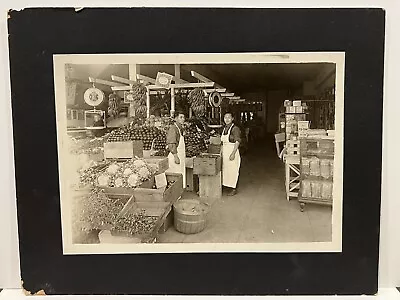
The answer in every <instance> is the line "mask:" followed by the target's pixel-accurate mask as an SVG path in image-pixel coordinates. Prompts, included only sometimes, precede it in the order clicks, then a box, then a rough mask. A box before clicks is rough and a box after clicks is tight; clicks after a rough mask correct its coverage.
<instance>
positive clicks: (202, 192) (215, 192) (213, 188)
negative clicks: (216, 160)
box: [199, 171, 222, 199]
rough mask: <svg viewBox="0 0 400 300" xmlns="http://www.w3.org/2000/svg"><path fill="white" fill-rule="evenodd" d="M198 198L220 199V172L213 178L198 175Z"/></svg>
mask: <svg viewBox="0 0 400 300" xmlns="http://www.w3.org/2000/svg"><path fill="white" fill-rule="evenodd" d="M199 196H200V197H202V198H215V199H216V198H221V197H222V172H221V171H219V172H218V173H217V174H216V175H214V176H207V175H206V176H204V175H199Z"/></svg>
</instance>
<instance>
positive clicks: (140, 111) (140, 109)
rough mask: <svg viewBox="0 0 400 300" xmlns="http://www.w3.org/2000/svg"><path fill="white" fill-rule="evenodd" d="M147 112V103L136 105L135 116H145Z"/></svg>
mask: <svg viewBox="0 0 400 300" xmlns="http://www.w3.org/2000/svg"><path fill="white" fill-rule="evenodd" d="M146 113H147V106H146V104H145V105H139V106H135V116H137V117H145V116H146Z"/></svg>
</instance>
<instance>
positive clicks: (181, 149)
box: [167, 125, 186, 189]
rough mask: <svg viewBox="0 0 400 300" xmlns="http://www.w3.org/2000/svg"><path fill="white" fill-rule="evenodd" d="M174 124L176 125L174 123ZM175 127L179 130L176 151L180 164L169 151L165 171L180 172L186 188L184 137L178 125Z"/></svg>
mask: <svg viewBox="0 0 400 300" xmlns="http://www.w3.org/2000/svg"><path fill="white" fill-rule="evenodd" d="M175 126H176V125H175ZM176 127H177V128H178V131H179V135H180V138H179V145H178V147H177V149H176V150H177V153H178V157H179V160H180V162H181V163H180V164H179V165H177V164H176V163H175V158H174V155H173V154H172V153H171V152H170V153H169V154H168V163H169V169H168V171H167V172H169V173H179V174H182V177H183V188H184V189H185V188H186V165H185V162H186V152H185V139H184V138H183V135H182V133H181V130H180V129H179V127H178V126H176Z"/></svg>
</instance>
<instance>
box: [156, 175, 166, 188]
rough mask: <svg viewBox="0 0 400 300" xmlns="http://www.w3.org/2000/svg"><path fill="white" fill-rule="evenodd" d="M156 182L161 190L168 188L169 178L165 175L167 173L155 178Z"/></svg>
mask: <svg viewBox="0 0 400 300" xmlns="http://www.w3.org/2000/svg"><path fill="white" fill-rule="evenodd" d="M155 180H156V187H157V188H158V189H159V188H163V187H166V186H167V184H168V183H167V176H166V175H165V173H161V174H158V175H156V176H155Z"/></svg>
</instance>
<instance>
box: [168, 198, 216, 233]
mask: <svg viewBox="0 0 400 300" xmlns="http://www.w3.org/2000/svg"><path fill="white" fill-rule="evenodd" d="M208 212H209V205H208V204H206V203H202V202H200V201H198V200H180V201H178V202H177V203H175V204H174V226H175V229H176V230H177V231H179V232H181V233H185V234H193V233H199V232H201V231H203V230H204V228H206V225H207V214H208Z"/></svg>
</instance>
